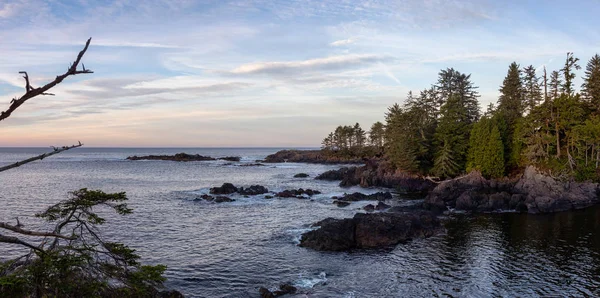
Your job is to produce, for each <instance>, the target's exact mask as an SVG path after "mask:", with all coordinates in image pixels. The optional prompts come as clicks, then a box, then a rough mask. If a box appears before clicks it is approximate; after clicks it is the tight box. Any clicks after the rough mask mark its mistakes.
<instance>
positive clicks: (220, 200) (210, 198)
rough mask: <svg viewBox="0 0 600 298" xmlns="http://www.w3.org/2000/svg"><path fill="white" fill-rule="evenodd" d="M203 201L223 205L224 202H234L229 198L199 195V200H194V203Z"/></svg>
mask: <svg viewBox="0 0 600 298" xmlns="http://www.w3.org/2000/svg"><path fill="white" fill-rule="evenodd" d="M201 199H202V200H205V201H209V202H215V203H225V202H233V201H235V200H234V199H232V198H229V197H225V196H216V197H213V196H210V195H207V194H204V195H201V196H200V198H197V199H195V200H194V201H200V200H201Z"/></svg>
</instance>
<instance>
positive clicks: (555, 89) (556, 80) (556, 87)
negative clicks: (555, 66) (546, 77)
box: [550, 70, 562, 100]
mask: <svg viewBox="0 0 600 298" xmlns="http://www.w3.org/2000/svg"><path fill="white" fill-rule="evenodd" d="M561 85H562V80H561V79H560V73H559V72H558V71H556V70H555V71H553V72H551V73H550V96H551V98H552V100H554V99H556V98H558V96H559V95H560V94H559V91H560V86H561Z"/></svg>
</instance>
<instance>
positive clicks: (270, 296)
mask: <svg viewBox="0 0 600 298" xmlns="http://www.w3.org/2000/svg"><path fill="white" fill-rule="evenodd" d="M296 291H298V289H297V288H296V287H294V286H292V285H290V284H282V285H280V286H279V290H277V291H273V292H271V291H269V289H267V288H265V287H260V288H259V289H258V293H259V294H260V297H262V298H274V297H279V296H283V295H287V294H294V293H296Z"/></svg>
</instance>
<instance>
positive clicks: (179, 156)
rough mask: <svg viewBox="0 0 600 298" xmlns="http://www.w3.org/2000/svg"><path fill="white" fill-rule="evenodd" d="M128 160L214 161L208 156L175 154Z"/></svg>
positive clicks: (135, 156) (130, 158)
mask: <svg viewBox="0 0 600 298" xmlns="http://www.w3.org/2000/svg"><path fill="white" fill-rule="evenodd" d="M127 159H129V160H171V161H206V160H215V159H214V158H212V157H210V156H202V155H199V154H187V153H177V154H175V155H146V156H137V155H134V156H129V157H127Z"/></svg>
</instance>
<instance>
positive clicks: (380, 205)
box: [375, 202, 392, 210]
mask: <svg viewBox="0 0 600 298" xmlns="http://www.w3.org/2000/svg"><path fill="white" fill-rule="evenodd" d="M390 207H392V206H390V205H388V204H386V203H384V202H379V203H377V206H375V209H376V210H385V209H388V208H390Z"/></svg>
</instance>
